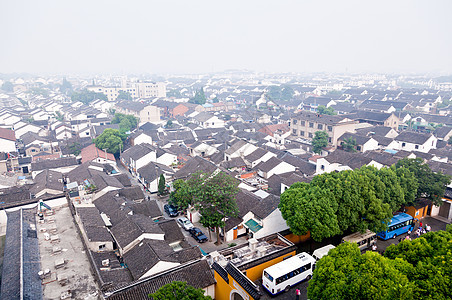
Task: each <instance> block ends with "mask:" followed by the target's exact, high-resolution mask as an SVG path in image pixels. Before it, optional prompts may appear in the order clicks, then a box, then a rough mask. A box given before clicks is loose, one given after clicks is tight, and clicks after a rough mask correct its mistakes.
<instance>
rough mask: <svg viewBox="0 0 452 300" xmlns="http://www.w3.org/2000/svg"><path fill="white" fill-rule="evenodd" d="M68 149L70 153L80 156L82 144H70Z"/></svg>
mask: <svg viewBox="0 0 452 300" xmlns="http://www.w3.org/2000/svg"><path fill="white" fill-rule="evenodd" d="M68 148H69V151H70V152H71V153H72V154H74V155H75V156H78V155H79V154H80V153H81V152H82V145H80V143H77V142H74V143H72V144H70V145H69V146H68Z"/></svg>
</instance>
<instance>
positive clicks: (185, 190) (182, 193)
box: [168, 178, 195, 210]
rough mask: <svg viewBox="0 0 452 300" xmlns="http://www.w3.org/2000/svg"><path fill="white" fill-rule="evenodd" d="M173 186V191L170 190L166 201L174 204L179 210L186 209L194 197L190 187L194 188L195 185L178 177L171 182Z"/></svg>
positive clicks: (191, 203)
mask: <svg viewBox="0 0 452 300" xmlns="http://www.w3.org/2000/svg"><path fill="white" fill-rule="evenodd" d="M190 179H192V178H190ZM190 179H189V180H190ZM193 181H195V180H194V179H192V182H191V183H193ZM173 188H174V191H172V192H171V194H170V197H169V200H168V202H170V203H171V204H174V205H176V206H177V207H178V208H179V209H181V210H186V209H188V207H189V206H191V205H193V201H194V199H193V192H192V189H193V188H195V186H192V185H190V184H189V182H187V181H183V180H182V179H178V180H175V181H174V182H173Z"/></svg>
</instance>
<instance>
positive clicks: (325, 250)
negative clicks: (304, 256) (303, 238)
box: [312, 244, 336, 261]
mask: <svg viewBox="0 0 452 300" xmlns="http://www.w3.org/2000/svg"><path fill="white" fill-rule="evenodd" d="M334 248H336V247H335V246H333V245H331V244H330V245H326V246H323V247H322V248H319V249H316V250H314V252H313V253H312V257H314V258H315V260H316V261H318V260H319V259H321V258H322V257H324V256H325V255H328V252H330V250H331V249H334Z"/></svg>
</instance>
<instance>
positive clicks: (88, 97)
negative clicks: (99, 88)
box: [71, 89, 108, 104]
mask: <svg viewBox="0 0 452 300" xmlns="http://www.w3.org/2000/svg"><path fill="white" fill-rule="evenodd" d="M97 99H99V100H104V101H108V98H107V96H106V95H105V94H102V93H96V92H92V91H88V90H87V89H84V90H82V91H80V92H74V93H72V95H71V100H72V101H73V102H77V101H80V102H82V103H83V104H90V103H91V102H93V101H94V100H97Z"/></svg>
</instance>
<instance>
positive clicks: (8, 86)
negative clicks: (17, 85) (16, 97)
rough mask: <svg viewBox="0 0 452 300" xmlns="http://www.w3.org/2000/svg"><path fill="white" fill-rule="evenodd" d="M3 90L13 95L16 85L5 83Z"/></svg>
mask: <svg viewBox="0 0 452 300" xmlns="http://www.w3.org/2000/svg"><path fill="white" fill-rule="evenodd" d="M2 90H4V91H5V92H9V93H12V92H14V85H13V84H12V83H11V82H10V81H5V82H4V83H3V84H2Z"/></svg>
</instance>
